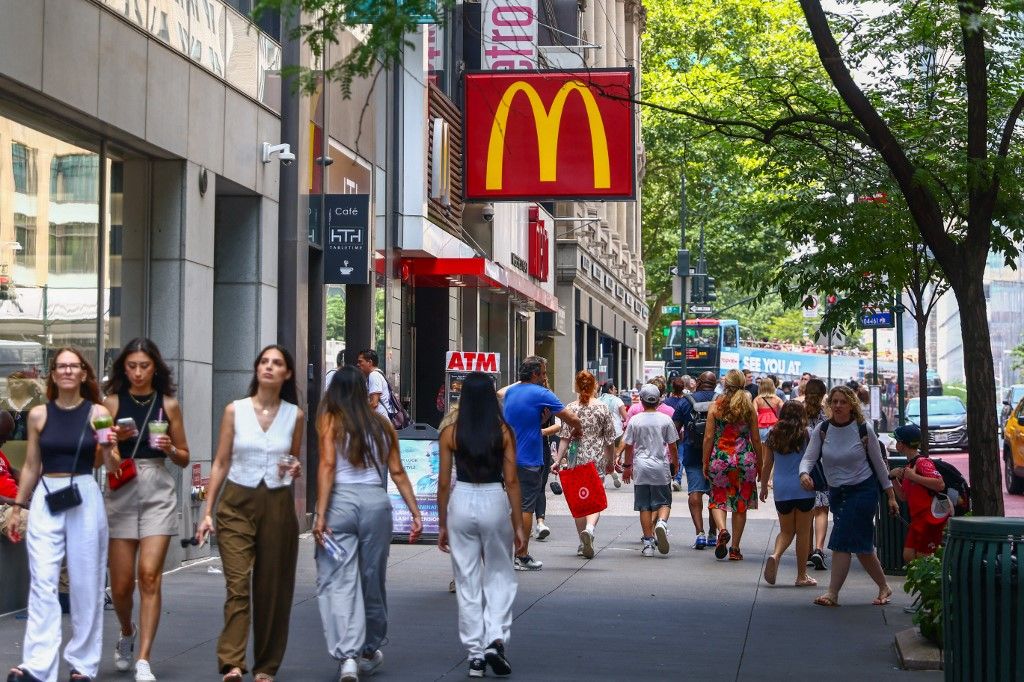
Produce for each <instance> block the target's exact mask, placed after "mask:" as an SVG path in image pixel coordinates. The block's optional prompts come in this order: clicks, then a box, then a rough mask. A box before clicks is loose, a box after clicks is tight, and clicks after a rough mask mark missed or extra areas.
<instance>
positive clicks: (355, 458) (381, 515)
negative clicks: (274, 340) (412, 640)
mask: <svg viewBox="0 0 1024 682" xmlns="http://www.w3.org/2000/svg"><path fill="white" fill-rule="evenodd" d="M320 409H321V411H320V415H319V417H318V418H317V434H318V436H319V438H320V465H319V468H318V469H317V498H316V512H317V517H316V522H315V523H314V524H313V537H314V538H316V541H317V543H318V545H319V546H318V547H317V550H316V567H317V577H316V588H317V601H318V603H319V605H320V619H321V620H322V621H323V626H324V638H325V639H326V640H327V651H328V652H329V653H330V655H331V656H332V657H334V658H335V659H337V660H338V661H339V664H340V668H341V669H340V671H339V677H338V679H339V681H340V682H357V680H358V679H359V675H360V674H361V673H362V674H365V675H372V674H373V672H374V671H375V670H376V669H377V668H378V667H380V665H381V663H382V662H383V660H384V654H383V653H381V651H380V648H379V647H381V646H382V645H383V644H384V641H385V638H386V636H387V630H388V607H387V599H386V593H385V590H384V582H385V577H386V573H387V564H388V549H389V547H390V545H391V531H392V524H391V499H390V498H389V497H388V493H387V475H388V473H390V474H391V479H392V480H393V481H394V482H395V486H396V487H397V488H398V492H399V493H401V495H402V499H403V500H404V501H405V504H406V506H407V507H408V508H409V513H410V514H411V516H412V527H411V529H410V530H409V542H416V540H417V539H418V538H419V536H420V532H421V531H422V530H423V521H422V516H421V514H420V510H419V508H418V507H417V506H416V495H415V494H414V493H413V490H412V484H411V483H410V482H409V476H408V475H407V474H406V473H405V468H404V467H403V466H402V458H401V456H400V454H399V452H398V434H396V433H395V429H394V427H393V426H391V422H390V421H388V420H387V418H386V417H383V416H381V415H379V414H377V413H376V412H374V411H373V410H372V409H371V408H370V400H369V395H368V394H367V392H366V379H365V377H364V376H363V374H362V372H360V371H359V370H358V369H356V368H355V367H352V366H351V365H349V366H346V367H342V368H341V369H339V370H338V371H337V372H336V373H335V375H334V378H333V379H332V380H331V384H330V386H328V388H327V393H326V394H324V400H323V402H322V403H321V408H320ZM385 468H386V469H387V471H385Z"/></svg>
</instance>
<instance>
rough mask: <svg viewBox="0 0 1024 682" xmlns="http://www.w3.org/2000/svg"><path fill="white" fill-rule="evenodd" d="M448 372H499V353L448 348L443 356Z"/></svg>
mask: <svg viewBox="0 0 1024 682" xmlns="http://www.w3.org/2000/svg"><path fill="white" fill-rule="evenodd" d="M445 365H446V367H447V371H449V372H495V373H496V372H499V371H501V354H500V353H476V352H473V351H460V350H450V351H448V354H447V355H446V356H445Z"/></svg>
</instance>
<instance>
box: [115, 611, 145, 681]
mask: <svg viewBox="0 0 1024 682" xmlns="http://www.w3.org/2000/svg"><path fill="white" fill-rule="evenodd" d="M138 634H139V629H138V628H137V627H135V623H132V634H130V635H129V636H127V637H125V636H124V635H121V636H120V637H118V638H117V644H115V645H114V667H115V668H117V670H118V672H122V673H124V672H128V671H129V670H131V669H132V652H133V651H135V636H136V635H138Z"/></svg>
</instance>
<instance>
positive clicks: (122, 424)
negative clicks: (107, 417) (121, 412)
mask: <svg viewBox="0 0 1024 682" xmlns="http://www.w3.org/2000/svg"><path fill="white" fill-rule="evenodd" d="M117 428H119V429H127V430H129V431H132V432H135V431H138V430H139V427H138V426H137V425H136V424H135V420H134V419H132V418H131V417H122V418H121V419H118V420H117Z"/></svg>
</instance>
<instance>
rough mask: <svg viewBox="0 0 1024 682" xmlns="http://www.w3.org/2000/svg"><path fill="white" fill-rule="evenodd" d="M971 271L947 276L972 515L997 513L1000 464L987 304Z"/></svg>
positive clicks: (999, 511) (999, 507) (1000, 499)
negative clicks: (963, 390) (956, 326)
mask: <svg viewBox="0 0 1024 682" xmlns="http://www.w3.org/2000/svg"><path fill="white" fill-rule="evenodd" d="M982 272H983V270H977V274H975V273H973V272H968V271H967V268H964V270H963V271H961V273H960V276H959V277H955V278H950V279H951V280H952V281H951V284H952V288H953V294H954V295H955V296H956V301H957V304H958V305H959V307H960V333H961V335H962V336H963V347H964V374H965V375H966V378H967V406H968V409H967V436H968V439H969V440H970V479H971V480H970V483H971V488H972V489H973V491H974V495H973V496H972V497H973V500H972V503H973V508H974V514H975V515H976V516H1002V515H1003V495H1002V480H1001V477H1002V467H1001V465H1000V461H999V438H998V432H997V428H996V405H995V395H996V379H995V370H994V368H993V365H992V343H991V337H990V334H989V328H988V307H987V305H986V303H985V289H984V286H983V284H982Z"/></svg>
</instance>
